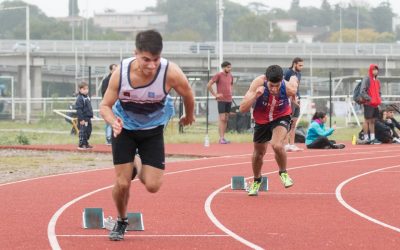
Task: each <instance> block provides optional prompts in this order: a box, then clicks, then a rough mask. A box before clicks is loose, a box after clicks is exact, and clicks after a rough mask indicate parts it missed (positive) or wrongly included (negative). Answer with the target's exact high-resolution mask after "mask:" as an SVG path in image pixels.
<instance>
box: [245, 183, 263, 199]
mask: <svg viewBox="0 0 400 250" xmlns="http://www.w3.org/2000/svg"><path fill="white" fill-rule="evenodd" d="M260 187H261V181H260V182H258V181H254V182H253V183H252V184H251V186H250V188H249V190H248V195H249V196H257V195H258V190H259V189H260Z"/></svg>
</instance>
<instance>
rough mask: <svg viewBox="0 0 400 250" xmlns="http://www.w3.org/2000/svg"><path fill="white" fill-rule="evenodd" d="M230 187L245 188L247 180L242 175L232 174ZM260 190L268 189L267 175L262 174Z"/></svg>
mask: <svg viewBox="0 0 400 250" xmlns="http://www.w3.org/2000/svg"><path fill="white" fill-rule="evenodd" d="M231 189H233V190H247V182H246V181H245V179H244V176H233V177H232V179H231ZM260 191H268V177H266V176H263V177H262V182H261V186H260Z"/></svg>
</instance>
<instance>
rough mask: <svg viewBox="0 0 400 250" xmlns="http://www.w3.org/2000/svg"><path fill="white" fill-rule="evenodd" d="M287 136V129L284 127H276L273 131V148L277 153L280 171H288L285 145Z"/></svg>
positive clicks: (276, 157) (276, 158)
mask: <svg viewBox="0 0 400 250" xmlns="http://www.w3.org/2000/svg"><path fill="white" fill-rule="evenodd" d="M286 135H287V129H286V128H285V127H283V126H276V127H275V128H274V129H273V130H272V139H271V141H270V143H271V147H272V149H273V150H274V152H275V160H276V163H278V166H279V170H280V171H286V162H287V156H286V151H285V149H284V146H283V143H284V140H285V137H286Z"/></svg>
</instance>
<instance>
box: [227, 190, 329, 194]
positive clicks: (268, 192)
mask: <svg viewBox="0 0 400 250" xmlns="http://www.w3.org/2000/svg"><path fill="white" fill-rule="evenodd" d="M243 193H247V192H246V191H245V190H241V191H231V192H220V194H240V195H243ZM262 194H266V195H335V193H281V192H271V191H267V192H260V193H258V195H262Z"/></svg>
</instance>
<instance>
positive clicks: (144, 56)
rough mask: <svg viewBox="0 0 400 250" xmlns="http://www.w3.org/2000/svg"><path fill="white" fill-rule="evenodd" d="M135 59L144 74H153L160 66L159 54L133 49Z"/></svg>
mask: <svg viewBox="0 0 400 250" xmlns="http://www.w3.org/2000/svg"><path fill="white" fill-rule="evenodd" d="M135 55H136V60H137V61H138V63H139V69H140V71H141V72H143V74H144V75H153V74H155V73H156V71H157V69H158V67H159V66H160V60H161V56H160V55H153V54H151V53H150V52H147V51H138V50H136V51H135Z"/></svg>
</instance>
